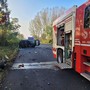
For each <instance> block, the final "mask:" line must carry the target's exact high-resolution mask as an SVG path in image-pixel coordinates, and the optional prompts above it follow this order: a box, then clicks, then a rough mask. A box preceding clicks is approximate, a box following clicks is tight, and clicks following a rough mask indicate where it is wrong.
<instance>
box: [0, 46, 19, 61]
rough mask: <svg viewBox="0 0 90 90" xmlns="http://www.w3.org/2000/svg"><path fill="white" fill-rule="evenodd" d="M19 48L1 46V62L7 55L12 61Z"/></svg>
mask: <svg viewBox="0 0 90 90" xmlns="http://www.w3.org/2000/svg"><path fill="white" fill-rule="evenodd" d="M17 51H18V47H17V46H15V45H14V46H0V60H1V58H3V57H4V56H5V55H7V56H8V57H9V60H11V59H12V58H13V57H14V56H15V55H16V53H17Z"/></svg>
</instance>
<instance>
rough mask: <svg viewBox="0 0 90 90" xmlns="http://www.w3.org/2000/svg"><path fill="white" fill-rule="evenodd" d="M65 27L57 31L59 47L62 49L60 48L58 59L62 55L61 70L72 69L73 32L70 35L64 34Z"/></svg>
mask: <svg viewBox="0 0 90 90" xmlns="http://www.w3.org/2000/svg"><path fill="white" fill-rule="evenodd" d="M64 31H65V30H64V25H63V26H61V27H60V28H58V30H57V45H58V46H60V47H63V48H64V49H62V48H60V47H59V48H58V50H57V59H58V55H59V54H60V57H61V60H62V61H61V63H59V67H60V68H61V69H66V68H71V67H72V65H71V64H72V63H71V54H72V32H71V31H69V33H65V32H64Z"/></svg>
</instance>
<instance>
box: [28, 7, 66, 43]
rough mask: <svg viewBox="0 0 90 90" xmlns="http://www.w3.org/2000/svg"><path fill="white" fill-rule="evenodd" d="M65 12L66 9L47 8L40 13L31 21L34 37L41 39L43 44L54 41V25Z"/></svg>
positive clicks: (30, 25)
mask: <svg viewBox="0 0 90 90" xmlns="http://www.w3.org/2000/svg"><path fill="white" fill-rule="evenodd" d="M64 12H65V8H64V7H61V8H58V7H55V8H52V9H49V8H46V9H43V10H42V11H40V12H38V13H37V15H36V16H35V18H34V19H33V20H31V21H30V24H29V30H30V33H31V34H32V36H34V37H35V38H36V39H40V40H41V42H42V43H49V42H50V41H52V29H53V27H52V23H53V21H54V20H55V19H56V18H58V17H60V16H61V15H62V14H63V13H64Z"/></svg>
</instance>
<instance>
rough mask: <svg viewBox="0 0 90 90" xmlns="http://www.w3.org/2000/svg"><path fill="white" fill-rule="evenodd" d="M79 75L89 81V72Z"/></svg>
mask: <svg viewBox="0 0 90 90" xmlns="http://www.w3.org/2000/svg"><path fill="white" fill-rule="evenodd" d="M81 75H82V76H83V77H84V78H86V79H88V80H89V81H90V74H88V73H81Z"/></svg>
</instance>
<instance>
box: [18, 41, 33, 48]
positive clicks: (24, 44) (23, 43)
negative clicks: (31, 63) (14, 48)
mask: <svg viewBox="0 0 90 90" xmlns="http://www.w3.org/2000/svg"><path fill="white" fill-rule="evenodd" d="M30 45H31V43H30V42H29V41H28V40H21V41H20V42H19V48H27V47H30Z"/></svg>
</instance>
